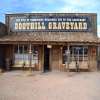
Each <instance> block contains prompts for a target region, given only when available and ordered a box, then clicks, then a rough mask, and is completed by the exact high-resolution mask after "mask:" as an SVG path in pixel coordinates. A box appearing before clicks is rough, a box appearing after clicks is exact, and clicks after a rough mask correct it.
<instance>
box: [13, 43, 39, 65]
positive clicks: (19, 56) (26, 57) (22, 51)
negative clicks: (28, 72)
mask: <svg viewBox="0 0 100 100" xmlns="http://www.w3.org/2000/svg"><path fill="white" fill-rule="evenodd" d="M31 57H32V65H34V64H38V61H39V57H38V48H37V47H34V46H32V56H31ZM29 63H30V54H29V46H28V45H16V46H15V64H17V65H23V64H25V65H27V66H29Z"/></svg>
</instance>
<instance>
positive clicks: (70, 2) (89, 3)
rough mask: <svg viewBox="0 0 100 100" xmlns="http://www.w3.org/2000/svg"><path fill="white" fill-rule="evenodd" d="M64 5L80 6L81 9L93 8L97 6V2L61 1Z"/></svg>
mask: <svg viewBox="0 0 100 100" xmlns="http://www.w3.org/2000/svg"><path fill="white" fill-rule="evenodd" d="M63 1H64V2H65V3H66V4H70V5H73V6H79V7H80V6H81V7H85V6H87V7H89V8H90V6H91V7H94V6H95V5H96V4H98V0H96V1H95V0H86V1H85V0H63Z"/></svg>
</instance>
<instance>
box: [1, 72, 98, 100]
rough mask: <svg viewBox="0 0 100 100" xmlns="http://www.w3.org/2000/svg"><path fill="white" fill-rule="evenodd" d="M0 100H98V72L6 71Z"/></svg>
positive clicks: (2, 76)
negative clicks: (30, 73) (30, 72)
mask: <svg viewBox="0 0 100 100" xmlns="http://www.w3.org/2000/svg"><path fill="white" fill-rule="evenodd" d="M0 100H100V72H79V73H76V72H70V73H69V74H68V73H67V72H47V73H41V72H34V73H32V75H29V73H27V72H23V71H12V72H6V73H3V74H1V75H0Z"/></svg>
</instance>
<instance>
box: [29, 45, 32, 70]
mask: <svg viewBox="0 0 100 100" xmlns="http://www.w3.org/2000/svg"><path fill="white" fill-rule="evenodd" d="M29 67H30V71H32V45H31V44H30V45H29Z"/></svg>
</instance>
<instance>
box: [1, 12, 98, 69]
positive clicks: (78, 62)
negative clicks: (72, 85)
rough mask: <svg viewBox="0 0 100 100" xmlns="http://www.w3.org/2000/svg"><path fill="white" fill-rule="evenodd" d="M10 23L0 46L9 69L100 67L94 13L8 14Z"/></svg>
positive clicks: (7, 19)
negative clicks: (98, 64) (99, 65)
mask: <svg viewBox="0 0 100 100" xmlns="http://www.w3.org/2000/svg"><path fill="white" fill-rule="evenodd" d="M6 26H7V33H6V35H4V36H2V37H0V47H1V48H3V50H2V52H3V53H4V57H3V59H4V62H5V63H4V64H5V68H7V69H10V68H29V67H33V68H34V70H37V71H47V70H51V71H52V70H57V71H66V69H67V68H69V69H75V68H76V67H79V69H89V70H96V69H97V46H98V44H99V42H98V37H97V15H96V14H94V13H25V14H6Z"/></svg>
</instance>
